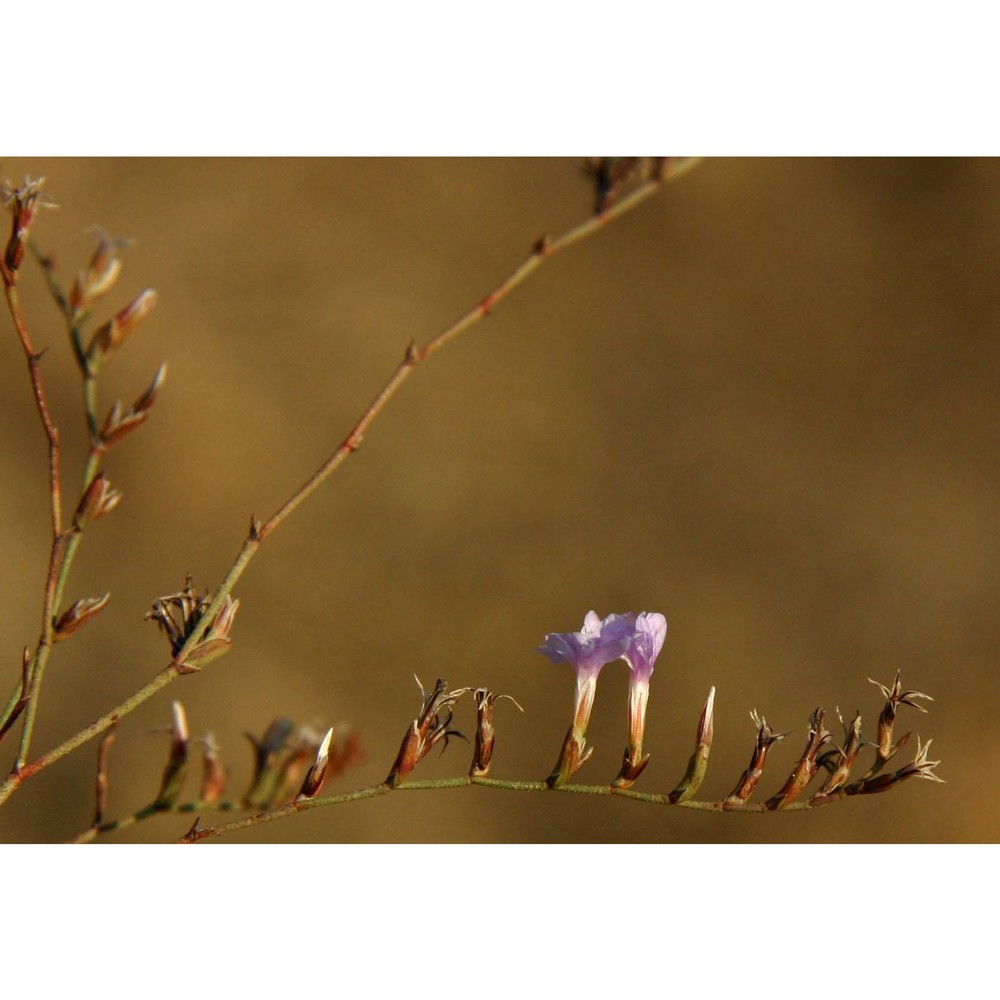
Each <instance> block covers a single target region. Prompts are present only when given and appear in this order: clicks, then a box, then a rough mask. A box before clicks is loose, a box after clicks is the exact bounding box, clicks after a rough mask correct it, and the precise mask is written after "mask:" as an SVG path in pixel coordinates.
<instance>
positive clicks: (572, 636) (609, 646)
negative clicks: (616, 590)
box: [538, 611, 633, 736]
mask: <svg viewBox="0 0 1000 1000" xmlns="http://www.w3.org/2000/svg"><path fill="white" fill-rule="evenodd" d="M631 618H632V616H631V615H608V617H607V618H605V619H604V620H603V621H602V620H601V619H600V618H599V617H598V615H597V612H596V611H588V612H587V617H586V618H584V620H583V628H582V629H581V630H580V631H579V632H550V633H549V634H548V635H547V636H546V637H545V642H543V643H542V644H541V646H539V647H538V652H539V653H541V654H542V655H543V656H547V657H548V658H549V659H550V660H551V661H552V662H553V663H568V664H569V665H570V666H571V667H573V669H574V670H576V705H575V707H574V711H573V725H574V727H575V728H577V729H579V730H580V735H581V736H582V735H583V731H584V730H585V729H586V728H587V722H588V721H589V720H590V710H591V708H592V707H593V704H594V694H595V693H596V691H597V675H598V674H599V673H600V672H601V667H603V666H604V664H605V663H611V661H612V660H617V659H619V658H620V657H621V656H622V654H623V653H624V652H625V650H626V648H627V647H628V645H629V641H630V640H631V638H632V630H633V629H632V621H631Z"/></svg>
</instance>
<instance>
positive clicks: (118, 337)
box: [87, 288, 156, 358]
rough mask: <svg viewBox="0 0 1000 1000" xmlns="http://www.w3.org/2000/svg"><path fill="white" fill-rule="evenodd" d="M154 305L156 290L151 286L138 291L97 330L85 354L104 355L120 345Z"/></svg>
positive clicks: (89, 355) (91, 356) (91, 355)
mask: <svg viewBox="0 0 1000 1000" xmlns="http://www.w3.org/2000/svg"><path fill="white" fill-rule="evenodd" d="M154 305H156V292H155V291H154V290H153V289H152V288H147V289H146V290H145V291H144V292H140V293H139V294H138V295H137V296H136V297H135V298H134V299H133V300H132V301H131V302H130V303H129V304H128V305H127V306H126V307H125V308H124V309H122V310H121V311H120V312H118V313H116V314H115V315H114V316H113V317H112V318H111V319H109V320H108V321H107V323H105V324H104V325H103V326H102V327H100V328H99V329H98V330H97V332H96V333H95V334H94V336H93V337H92V338H91V341H90V346H89V347H88V348H87V356H88V357H90V358H93V357H95V356H99V357H106V356H107V355H109V354H111V353H112V352H113V351H115V350H117V349H118V348H119V347H121V345H122V344H123V343H125V341H126V340H127V339H128V338H129V337H130V336H131V335H132V334H133V333H134V332H135V330H136V327H138V326H139V324H140V323H141V322H142V321H143V320H144V319H145V318H146V317H147V316H148V315H149V314H150V313H151V312H152V310H153V306H154Z"/></svg>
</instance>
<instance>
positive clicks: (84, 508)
mask: <svg viewBox="0 0 1000 1000" xmlns="http://www.w3.org/2000/svg"><path fill="white" fill-rule="evenodd" d="M121 498H122V495H121V493H120V492H119V491H118V490H116V489H114V488H113V487H112V485H111V483H109V482H108V480H107V478H106V477H105V475H104V473H103V472H98V473H97V475H96V476H94V478H93V479H92V480H91V481H90V485H89V486H88V487H87V488H86V489H85V490H84V491H83V496H82V497H81V498H80V503H79V504H78V505H77V508H76V513H75V514H74V515H73V523H74V524H75V525H76V527H77V528H78V529H79V528H82V527H83V526H84V525H85V524H89V523H90V522H91V521H96V520H97V519H98V518H99V517H104V515H105V514H110V513H111V511H113V510H114V509H115V507H117V506H118V504H119V503H120V502H121Z"/></svg>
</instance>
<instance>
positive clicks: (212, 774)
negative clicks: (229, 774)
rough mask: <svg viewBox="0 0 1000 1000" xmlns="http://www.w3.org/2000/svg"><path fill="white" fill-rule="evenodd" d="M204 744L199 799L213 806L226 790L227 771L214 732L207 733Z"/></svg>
mask: <svg viewBox="0 0 1000 1000" xmlns="http://www.w3.org/2000/svg"><path fill="white" fill-rule="evenodd" d="M204 745H205V752H204V757H203V759H202V774H201V791H200V792H199V793H198V800H199V802H201V803H203V804H204V805H206V806H213V805H215V803H216V802H218V801H219V799H221V798H222V793H223V792H224V791H225V790H226V772H225V770H224V768H223V767H222V761H221V760H220V759H219V744H218V743H217V742H216V740H215V736H214V735H213V734H212V733H207V734H206V735H205V740H204Z"/></svg>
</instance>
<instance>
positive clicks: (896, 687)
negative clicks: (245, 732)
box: [865, 670, 934, 778]
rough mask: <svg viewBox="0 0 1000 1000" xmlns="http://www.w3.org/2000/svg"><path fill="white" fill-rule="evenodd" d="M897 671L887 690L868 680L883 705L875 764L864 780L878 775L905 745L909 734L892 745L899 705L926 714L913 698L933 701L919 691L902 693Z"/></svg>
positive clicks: (879, 720) (881, 685)
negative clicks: (876, 690) (882, 700)
mask: <svg viewBox="0 0 1000 1000" xmlns="http://www.w3.org/2000/svg"><path fill="white" fill-rule="evenodd" d="M899 677H900V674H899V671H898V670H897V671H896V679H895V680H894V681H893V682H892V687H891V688H888V687H886V686H885V685H884V684H880V683H879V682H878V681H876V680H872V678H871V677H869V678H868V682H869V683H870V684H874V685H875V687H877V688H878V689H879V691H881V692H882V697H883V698H885V705H884V707H883V708H882V711H881V713H880V714H879V717H878V738H877V742H876V744H875V763H874V764H872V766H871V769H870V770H869V771H868V773H867V774H866V775H865V777H866V778H870V777H873V776H874V775H876V774H878V773H879V771H881V770H882V768H884V767H885V765H886V764H887V763H888V762H889V761H890V760H891V759H892V758H893V757H894V756H895V755H896V753H897V751H898V750H899V749H900V748H901V747H902V746H904V745H905V743H906V741H907V739H908V738H909V735H910V734H909V733H907V734H906V735H905V736H903V737H901V738H900V739H899V741H898V742H897V743H896V744H895V745H894V744H893V742H892V738H893V727H894V725H895V722H896V713H897V711H898V710H899V706H900V705H908V706H909V707H910V708H915V709H916V710H917V711H918V712H924V713H925V714H926V712H927V709H926V708H925V707H924V706H923V705H921V704H919V703H918V702H916V701H914V699H915V698H923V699H926V700H927V701H933V700H934V699H933V698H932V697H931V696H930V695H929V694H923V693H922V692H920V691H904V690H903V686H902V684H901V683H900V679H899Z"/></svg>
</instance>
